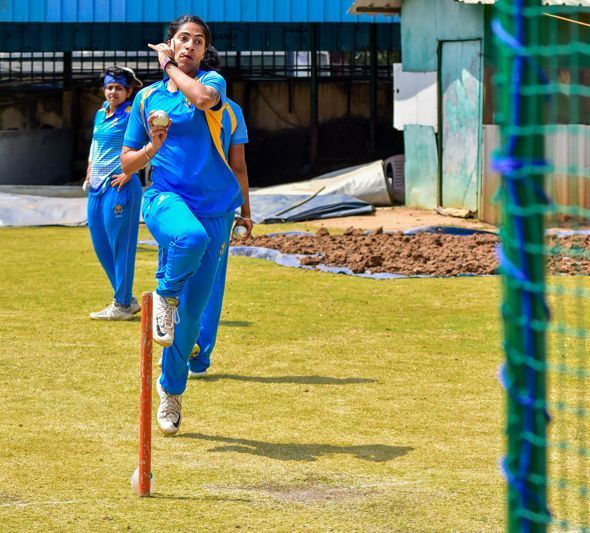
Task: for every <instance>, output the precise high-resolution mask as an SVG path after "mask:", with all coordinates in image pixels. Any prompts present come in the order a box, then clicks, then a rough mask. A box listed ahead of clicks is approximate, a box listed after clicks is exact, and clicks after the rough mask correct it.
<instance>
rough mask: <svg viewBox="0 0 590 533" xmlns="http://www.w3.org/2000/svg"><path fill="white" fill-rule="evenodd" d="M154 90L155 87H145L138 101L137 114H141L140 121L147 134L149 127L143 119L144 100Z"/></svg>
mask: <svg viewBox="0 0 590 533" xmlns="http://www.w3.org/2000/svg"><path fill="white" fill-rule="evenodd" d="M154 90H155V87H152V88H150V89H147V90H146V91H145V92H144V93H143V94H142V95H141V100H140V101H139V114H140V116H141V121H142V122H143V127H144V128H145V131H146V132H147V134H148V136H149V134H150V129H149V127H148V125H147V121H146V119H145V116H144V115H145V113H144V109H145V100H146V98H147V97H148V96H149V95H150V94H152V93H153V92H154Z"/></svg>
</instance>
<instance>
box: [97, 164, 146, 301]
mask: <svg viewBox="0 0 590 533" xmlns="http://www.w3.org/2000/svg"><path fill="white" fill-rule="evenodd" d="M140 207H141V183H140V181H139V177H138V176H137V175H134V176H133V177H132V178H131V180H130V181H129V182H128V183H126V184H125V185H124V186H123V188H122V189H121V190H120V191H119V190H118V188H117V187H111V186H110V184H109V183H107V184H106V188H105V190H104V192H103V190H102V189H99V190H92V189H91V190H90V193H89V195H88V228H89V229H90V237H91V239H92V245H93V246H94V251H95V252H96V255H97V257H98V260H99V261H100V264H101V265H102V268H103V269H104V271H105V272H106V275H107V277H108V278H109V281H110V282H111V285H112V287H113V291H114V293H115V295H114V298H115V301H116V302H117V303H118V304H121V305H129V304H130V303H131V295H132V291H133V274H134V270H135V253H136V250H137V232H138V229H139V210H140Z"/></svg>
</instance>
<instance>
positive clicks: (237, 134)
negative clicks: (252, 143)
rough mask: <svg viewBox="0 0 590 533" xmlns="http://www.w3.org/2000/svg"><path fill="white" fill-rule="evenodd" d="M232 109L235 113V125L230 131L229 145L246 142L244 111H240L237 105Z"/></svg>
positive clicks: (246, 130) (246, 132) (246, 131)
mask: <svg viewBox="0 0 590 533" xmlns="http://www.w3.org/2000/svg"><path fill="white" fill-rule="evenodd" d="M233 110H234V113H235V115H236V122H237V126H236V129H235V131H234V132H233V133H232V136H231V141H230V145H233V144H248V128H247V127H246V121H245V120H244V113H242V109H241V108H240V107H239V106H236V107H234V108H233Z"/></svg>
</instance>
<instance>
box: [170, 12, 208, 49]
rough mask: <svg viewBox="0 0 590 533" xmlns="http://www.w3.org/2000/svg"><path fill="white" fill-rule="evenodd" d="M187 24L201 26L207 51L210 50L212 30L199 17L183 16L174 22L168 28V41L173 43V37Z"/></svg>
mask: <svg viewBox="0 0 590 533" xmlns="http://www.w3.org/2000/svg"><path fill="white" fill-rule="evenodd" d="M187 22H192V23H194V24H198V25H199V26H201V28H203V33H204V34H205V49H207V48H209V45H210V44H211V30H210V29H209V26H207V23H206V22H205V21H204V20H203V19H202V18H201V17H197V16H196V15H182V16H181V17H178V18H177V19H175V20H173V21H172V22H171V23H170V26H168V35H167V36H166V40H167V41H171V40H172V37H174V36H175V35H176V32H177V31H178V29H179V28H180V27H181V26H182V25H183V24H186V23H187Z"/></svg>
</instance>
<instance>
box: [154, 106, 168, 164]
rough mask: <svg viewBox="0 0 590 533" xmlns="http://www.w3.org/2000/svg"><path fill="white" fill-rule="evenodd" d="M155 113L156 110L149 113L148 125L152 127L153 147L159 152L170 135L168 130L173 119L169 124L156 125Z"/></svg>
mask: <svg viewBox="0 0 590 533" xmlns="http://www.w3.org/2000/svg"><path fill="white" fill-rule="evenodd" d="M155 113H156V112H155V111H152V112H151V113H150V114H149V115H148V125H149V127H150V137H151V139H152V148H153V150H154V153H155V152H157V151H158V150H159V149H160V148H162V145H163V144H164V141H165V140H166V137H168V130H169V129H170V125H171V124H172V120H170V121H169V122H168V125H167V126H154V124H153V119H154V114H155ZM152 157H153V154H152Z"/></svg>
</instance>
